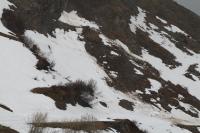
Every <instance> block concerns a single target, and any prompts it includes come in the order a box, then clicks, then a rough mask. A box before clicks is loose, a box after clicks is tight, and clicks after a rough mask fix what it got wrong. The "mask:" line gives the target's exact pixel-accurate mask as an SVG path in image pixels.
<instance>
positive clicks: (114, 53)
mask: <svg viewBox="0 0 200 133" xmlns="http://www.w3.org/2000/svg"><path fill="white" fill-rule="evenodd" d="M110 54H111V55H115V56H119V54H118V53H116V52H115V51H110Z"/></svg>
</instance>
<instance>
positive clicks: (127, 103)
mask: <svg viewBox="0 0 200 133" xmlns="http://www.w3.org/2000/svg"><path fill="white" fill-rule="evenodd" d="M119 106H121V107H122V108H125V109H127V110H130V111H133V110H134V108H133V106H134V104H133V103H132V102H130V101H128V100H124V99H122V100H120V101H119Z"/></svg>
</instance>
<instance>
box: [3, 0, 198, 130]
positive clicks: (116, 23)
mask: <svg viewBox="0 0 200 133" xmlns="http://www.w3.org/2000/svg"><path fill="white" fill-rule="evenodd" d="M161 1H162V0H161ZM31 2H32V4H31V5H30V4H28V3H27V2H26V1H24V2H23V1H20V0H10V2H8V1H7V0H2V1H1V2H0V3H1V5H2V6H1V7H0V8H1V14H2V17H1V20H2V21H1V23H0V25H1V27H0V29H1V31H0V32H2V33H4V34H5V35H7V36H0V43H1V45H0V50H1V52H0V58H1V60H2V62H3V63H1V65H0V67H1V69H0V73H1V74H0V79H1V80H0V84H1V86H2V87H1V88H0V92H1V93H0V105H3V107H4V108H2V107H1V106H0V124H2V125H4V126H9V127H11V128H13V129H15V130H17V131H19V132H20V133H27V132H28V131H29V125H28V124H27V123H30V118H31V116H32V115H33V114H34V113H37V112H42V113H48V121H49V122H59V121H67V120H68V121H71V120H72V121H73V120H76V119H80V118H81V117H83V116H87V115H88V114H89V115H91V116H93V117H95V118H96V119H97V120H98V121H115V120H116V119H118V120H124V119H128V120H130V121H134V122H135V125H136V126H137V127H138V128H139V129H140V132H144V131H146V132H149V133H161V132H163V133H165V132H166V133H170V132H172V133H177V132H178V133H179V132H180V133H189V132H194V131H195V132H200V131H199V129H198V127H199V126H200V124H199V123H200V119H199V111H200V101H199V99H200V91H198V87H199V86H200V81H199V73H200V71H199V67H198V65H199V61H200V57H199V56H200V55H199V50H200V47H199V46H200V45H199V35H198V33H200V30H199V28H200V25H196V30H195V31H196V33H191V30H190V29H189V28H188V27H189V26H187V27H185V28H184V25H185V23H187V24H188V25H191V27H193V25H192V23H191V22H187V21H186V22H185V23H184V24H180V23H179V22H177V21H176V20H172V19H170V17H168V16H167V15H168V14H167V15H166V14H165V12H162V15H161V16H160V15H159V14H156V13H155V11H151V10H150V9H151V7H148V8H150V9H149V10H148V8H147V6H146V5H145V3H142V4H141V1H137V0H133V1H130V0H122V1H115V0H109V1H107V0H105V1H97V0H93V1H91V0H85V1H84V2H83V1H78V0H73V1H64V0H57V1H45V0H43V1H40V0H37V1H31ZM162 2H163V1H162ZM162 2H160V3H159V2H158V3H156V0H155V1H154V4H155V5H157V4H158V5H159V4H162ZM84 3H87V4H84ZM147 3H148V2H147ZM13 4H14V5H15V6H13ZM164 4H166V6H167V7H168V6H169V8H168V10H170V9H171V8H170V5H172V6H177V7H178V8H180V12H181V10H183V11H184V12H185V9H184V8H182V7H179V6H178V5H176V3H174V2H172V1H171V0H167V2H166V3H164ZM61 5H62V6H61ZM161 6H163V5H161ZM5 9H7V10H5ZM9 9H10V10H9ZM37 10H39V11H40V12H39V11H38V12H36V11H37ZM163 10H166V9H163ZM170 11H171V10H170ZM184 15H187V17H188V18H193V21H194V23H196V22H200V19H199V17H198V16H195V15H193V14H191V13H190V12H186V14H184ZM177 17H181V15H180V16H177ZM164 18H166V19H164ZM183 20H184V19H183ZM176 24H177V25H176ZM179 25H180V27H179ZM191 29H192V28H191ZM13 36H15V39H14V40H13V39H12V37H13ZM77 80H82V81H84V82H86V83H87V82H88V81H90V80H93V81H94V82H95V83H96V89H95V90H94V96H93V97H94V98H93V99H92V100H91V101H89V105H91V107H90V106H89V107H85V106H84V104H83V103H81V102H80V101H79V102H75V104H74V103H73V102H72V101H69V100H68V97H71V95H72V94H73V93H71V92H69V90H70V88H65V87H66V84H70V83H76V81H77ZM55 88H56V89H55ZM32 92H34V93H32ZM37 93H38V94H37ZM74 93H75V94H76V93H77V92H74ZM69 94H70V95H69ZM82 95H83V94H81V96H80V97H82ZM78 97H79V96H78ZM83 101H84V100H83ZM102 103H104V104H102ZM5 107H6V108H9V109H10V110H8V109H6V108H5ZM123 126H124V127H125V126H126V125H123ZM51 130H52V131H53V130H54V129H51ZM55 130H57V129H55ZM117 131H120V130H118V129H116V130H114V129H113V130H110V131H109V132H117ZM57 132H61V131H60V130H58V131H57ZM102 132H104V131H102ZM121 132H122V131H121ZM125 132H126V131H125ZM138 132H139V131H138Z"/></svg>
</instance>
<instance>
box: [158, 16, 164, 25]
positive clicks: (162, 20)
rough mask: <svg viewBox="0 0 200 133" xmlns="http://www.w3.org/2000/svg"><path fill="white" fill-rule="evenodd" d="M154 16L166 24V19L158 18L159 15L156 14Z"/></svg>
mask: <svg viewBox="0 0 200 133" xmlns="http://www.w3.org/2000/svg"><path fill="white" fill-rule="evenodd" d="M156 18H157V19H158V20H160V21H161V22H162V23H163V24H167V21H166V20H164V19H162V18H160V17H158V16H156Z"/></svg>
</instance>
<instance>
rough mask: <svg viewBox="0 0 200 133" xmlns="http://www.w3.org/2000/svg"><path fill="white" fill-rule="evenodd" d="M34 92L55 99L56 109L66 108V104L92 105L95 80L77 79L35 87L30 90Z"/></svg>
mask: <svg viewBox="0 0 200 133" xmlns="http://www.w3.org/2000/svg"><path fill="white" fill-rule="evenodd" d="M32 92H33V93H35V94H43V95H45V96H47V97H50V98H51V99H53V100H54V101H55V105H56V107H57V108H58V109H61V110H66V109H67V105H66V104H71V105H73V106H75V105H76V104H77V103H78V104H79V105H81V106H83V107H90V108H91V107H92V106H91V105H90V102H91V101H92V100H93V99H94V94H95V82H94V81H92V80H91V81H89V82H88V83H86V82H84V81H81V80H77V81H76V82H72V83H68V84H66V85H60V86H59V85H58V86H51V87H46V88H45V87H44V88H35V89H33V90H32Z"/></svg>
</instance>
